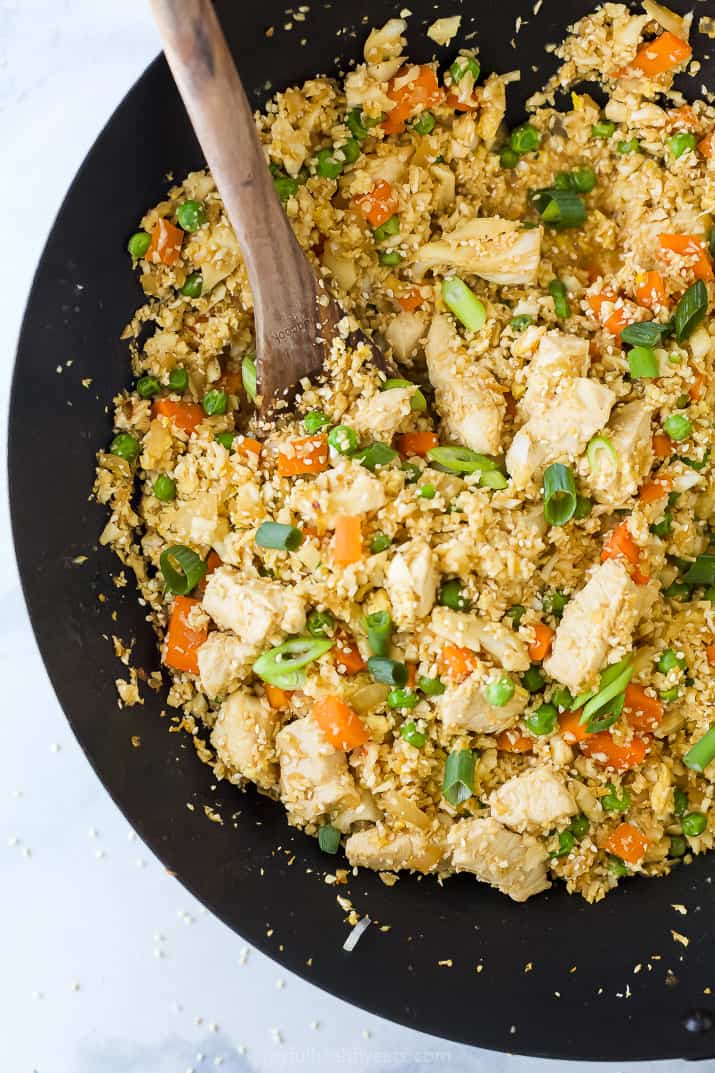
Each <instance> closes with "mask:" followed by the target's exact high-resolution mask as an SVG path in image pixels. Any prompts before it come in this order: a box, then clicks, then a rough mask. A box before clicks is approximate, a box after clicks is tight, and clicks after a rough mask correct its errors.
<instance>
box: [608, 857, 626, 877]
mask: <svg viewBox="0 0 715 1073" xmlns="http://www.w3.org/2000/svg"><path fill="white" fill-rule="evenodd" d="M608 870H609V872H610V873H611V874H612V875H614V876H618V877H621V876H629V875H630V874H631V873H630V872H629V871H628V868H627V867H626V865H625V864H624V862H623V861H622V860H621V858H620V857H616V856H615V855H614V854H612V853H609V855H608Z"/></svg>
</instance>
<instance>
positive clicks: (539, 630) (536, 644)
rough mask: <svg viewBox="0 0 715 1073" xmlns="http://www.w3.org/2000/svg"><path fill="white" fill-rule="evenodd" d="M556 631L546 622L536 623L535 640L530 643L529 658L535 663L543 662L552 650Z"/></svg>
mask: <svg viewBox="0 0 715 1073" xmlns="http://www.w3.org/2000/svg"><path fill="white" fill-rule="evenodd" d="M555 636H556V631H555V630H552V629H551V627H550V626H549V625H547V624H546V623H545V622H537V623H535V624H534V640H533V641H532V642H531V644H530V645H529V659H530V660H531V661H532V662H533V663H541V661H542V660H544V659H546V657H547V656H548V654H549V652H550V651H551V644H552V642H553V639H554V637H555Z"/></svg>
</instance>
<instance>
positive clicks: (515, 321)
mask: <svg viewBox="0 0 715 1073" xmlns="http://www.w3.org/2000/svg"><path fill="white" fill-rule="evenodd" d="M533 319H534V318H533V317H532V316H531V314H530V313H519V314H518V315H517V316H516V317H512V318H511V320H510V321H509V326H510V327H511V328H513V330H514V331H515V332H523V331H524V329H525V328H528V327H529V325H530V324H531V323H532V321H533Z"/></svg>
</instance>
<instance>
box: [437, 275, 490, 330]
mask: <svg viewBox="0 0 715 1073" xmlns="http://www.w3.org/2000/svg"><path fill="white" fill-rule="evenodd" d="M441 292H442V300H443V302H444V304H445V305H446V306H447V309H449V310H450V312H451V313H454V315H455V317H456V318H457V320H458V321H459V322H460V324H463V325H464V327H465V328H466V329H467V331H469V332H478V331H479V329H480V328H481V327H483V325H484V322H485V320H486V319H487V311H486V309H485V308H484V303H483V302H480V300H479V299H478V298H477V296H476V294H475V293H474V291H473V290H471V289H470V288H469V287H468V286H467V284H466V283H465V282H464V280H462V279H460V278H459V276H450V277H449V279H443V280H442V286H441Z"/></svg>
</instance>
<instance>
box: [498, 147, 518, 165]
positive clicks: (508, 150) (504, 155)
mask: <svg viewBox="0 0 715 1073" xmlns="http://www.w3.org/2000/svg"><path fill="white" fill-rule="evenodd" d="M499 163H500V164H501V166H502V167H503V168H507V169H511V168H515V167H516V165H517V164H518V163H519V154H518V153H516V152H514V150H513V149H512V147H511V146H510V145H505V146H504V148H503V149H502V151H501V153H500V154H499Z"/></svg>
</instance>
